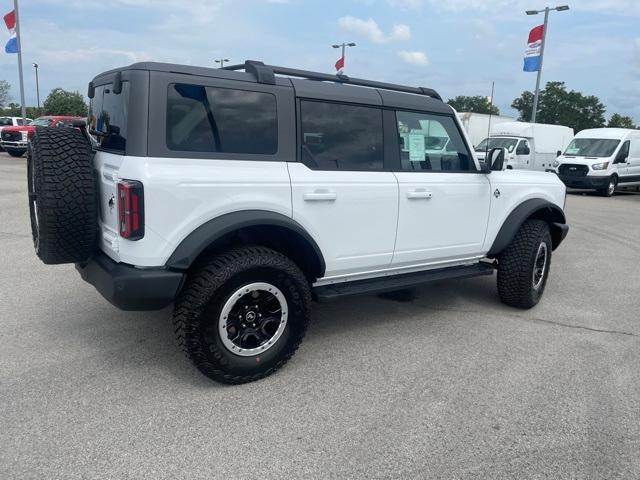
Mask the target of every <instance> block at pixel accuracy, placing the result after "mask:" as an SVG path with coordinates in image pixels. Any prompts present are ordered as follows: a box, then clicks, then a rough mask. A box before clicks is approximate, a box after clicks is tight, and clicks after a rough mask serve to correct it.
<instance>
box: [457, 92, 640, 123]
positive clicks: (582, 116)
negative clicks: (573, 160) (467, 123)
mask: <svg viewBox="0 0 640 480" xmlns="http://www.w3.org/2000/svg"><path fill="white" fill-rule="evenodd" d="M533 96H534V94H533V93H532V92H530V91H528V90H527V91H524V92H522V94H521V95H520V96H519V97H518V98H516V99H514V100H513V102H512V103H511V108H513V109H514V110H517V111H518V112H519V117H518V120H520V121H523V122H528V121H530V119H531V113H532V112H533ZM447 103H448V104H449V105H451V106H452V107H453V108H455V109H456V110H457V111H459V112H475V113H486V114H488V113H491V114H492V115H499V114H500V110H499V109H498V107H496V106H495V105H491V104H490V103H489V100H488V98H486V97H482V96H480V95H478V96H464V95H460V96H457V97H455V98H452V99H449V101H448V102H447ZM605 111H606V108H605V106H604V104H603V103H602V102H601V101H600V99H599V98H598V97H596V96H594V95H584V94H582V93H580V92H577V91H575V90H567V87H566V85H565V84H564V82H548V83H547V85H546V86H545V88H544V89H543V90H540V97H539V99H538V114H537V118H536V121H537V122H539V123H547V124H552V125H565V126H567V127H571V128H573V130H574V131H575V132H576V133H577V132H579V131H580V130H585V129H587V128H601V127H611V128H638V126H636V125H635V123H634V121H633V119H632V118H631V117H628V116H626V115H620V114H618V113H614V114H613V115H611V117H610V118H609V121H608V122H607V121H606V119H605V116H604V114H605Z"/></svg>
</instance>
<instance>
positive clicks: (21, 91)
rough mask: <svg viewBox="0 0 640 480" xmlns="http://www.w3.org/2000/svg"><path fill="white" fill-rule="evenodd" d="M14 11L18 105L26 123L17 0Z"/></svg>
mask: <svg viewBox="0 0 640 480" xmlns="http://www.w3.org/2000/svg"><path fill="white" fill-rule="evenodd" d="M13 9H14V11H15V13H16V42H17V43H18V76H19V77H20V105H21V107H22V109H21V110H22V123H23V125H26V123H27V109H26V107H25V106H24V78H23V75H22V42H21V41H20V15H19V14H18V0H13Z"/></svg>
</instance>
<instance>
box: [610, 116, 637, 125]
mask: <svg viewBox="0 0 640 480" xmlns="http://www.w3.org/2000/svg"><path fill="white" fill-rule="evenodd" d="M607 127H609V128H638V127H636V124H635V123H633V118H631V117H627V116H626V115H624V116H623V115H619V114H617V113H614V114H613V115H611V118H610V119H609V123H608V124H607Z"/></svg>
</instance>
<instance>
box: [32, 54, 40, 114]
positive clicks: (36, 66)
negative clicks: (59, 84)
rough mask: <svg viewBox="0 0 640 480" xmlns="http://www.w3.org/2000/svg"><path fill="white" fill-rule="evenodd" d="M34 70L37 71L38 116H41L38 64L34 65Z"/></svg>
mask: <svg viewBox="0 0 640 480" xmlns="http://www.w3.org/2000/svg"><path fill="white" fill-rule="evenodd" d="M33 68H35V69H36V98H37V99H38V115H40V83H39V81H38V64H37V63H34V64H33Z"/></svg>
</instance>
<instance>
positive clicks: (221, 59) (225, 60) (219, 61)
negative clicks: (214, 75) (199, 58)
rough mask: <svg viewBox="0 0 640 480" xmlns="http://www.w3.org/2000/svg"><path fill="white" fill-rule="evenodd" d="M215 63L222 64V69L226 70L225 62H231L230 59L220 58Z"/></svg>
mask: <svg viewBox="0 0 640 480" xmlns="http://www.w3.org/2000/svg"><path fill="white" fill-rule="evenodd" d="M214 62H216V63H219V64H220V68H224V62H227V63H228V62H229V59H228V58H219V59H216V60H214Z"/></svg>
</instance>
